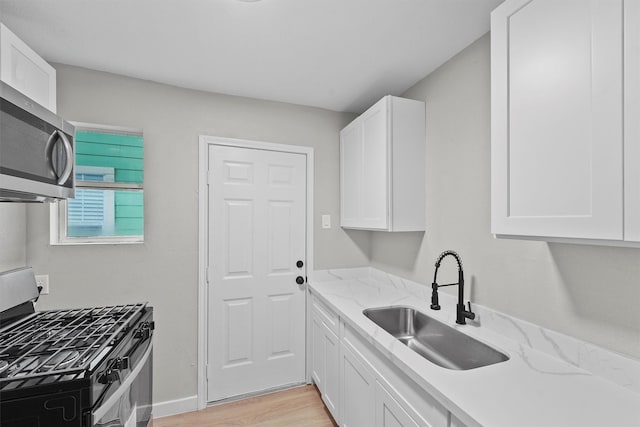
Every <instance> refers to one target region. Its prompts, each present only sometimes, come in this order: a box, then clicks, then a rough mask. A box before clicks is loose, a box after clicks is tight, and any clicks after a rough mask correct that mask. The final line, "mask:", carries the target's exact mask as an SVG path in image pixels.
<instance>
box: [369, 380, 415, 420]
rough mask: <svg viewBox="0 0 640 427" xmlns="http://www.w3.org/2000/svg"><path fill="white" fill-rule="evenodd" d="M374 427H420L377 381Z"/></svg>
mask: <svg viewBox="0 0 640 427" xmlns="http://www.w3.org/2000/svg"><path fill="white" fill-rule="evenodd" d="M423 425H426V424H423ZM376 427H420V424H418V423H417V422H416V421H415V420H414V419H413V418H411V416H410V415H409V414H408V413H407V411H405V410H404V408H402V406H400V404H399V403H398V402H397V401H396V399H394V398H393V396H392V395H391V394H390V393H389V392H388V391H387V390H386V389H385V388H384V386H383V385H382V384H380V383H379V382H377V381H376Z"/></svg>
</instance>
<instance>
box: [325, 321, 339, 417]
mask: <svg viewBox="0 0 640 427" xmlns="http://www.w3.org/2000/svg"><path fill="white" fill-rule="evenodd" d="M323 339H324V391H323V393H322V400H323V401H324V403H325V405H327V408H328V409H329V411H330V412H331V415H333V419H334V420H336V422H338V423H339V422H340V409H339V402H340V341H338V337H337V336H336V335H335V334H334V333H333V332H332V331H330V330H329V328H328V327H326V326H325V329H324V336H323Z"/></svg>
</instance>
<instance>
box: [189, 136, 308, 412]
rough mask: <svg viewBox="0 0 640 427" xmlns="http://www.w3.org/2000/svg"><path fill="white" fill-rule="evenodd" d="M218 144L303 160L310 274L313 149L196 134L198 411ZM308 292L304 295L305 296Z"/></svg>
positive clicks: (203, 400)
mask: <svg viewBox="0 0 640 427" xmlns="http://www.w3.org/2000/svg"><path fill="white" fill-rule="evenodd" d="M214 145H221V146H227V147H235V148H250V149H257V150H266V151H278V152H284V153H292V154H303V155H305V157H306V166H307V188H306V199H307V203H306V209H307V215H306V224H305V225H306V240H307V241H306V248H305V250H306V264H307V269H306V273H307V277H310V276H311V273H312V272H313V222H314V221H313V218H314V215H313V188H314V157H313V154H314V149H313V147H307V146H301V145H289V144H276V143H271V142H263V141H252V140H246V139H235V138H223V137H217V136H207V135H200V137H199V153H198V370H197V376H198V395H197V399H198V409H204V408H205V407H206V406H207V403H208V402H207V400H208V399H207V382H208V378H207V369H206V364H207V350H208V348H209V343H208V339H207V337H208V327H209V326H208V322H207V308H208V286H207V285H208V283H207V260H208V259H209V247H208V244H207V243H208V236H209V222H208V220H209V191H208V186H209V183H208V182H207V181H208V170H209V147H211V146H214ZM307 294H308V292H305V297H306V296H307ZM308 305H309V304H308V301H305V313H306V316H305V324H306V328H305V331H306V334H305V340H306V342H305V349H306V354H305V378H306V382H307V383H310V381H311V376H310V372H309V354H310V351H309V346H310V342H309V322H307V321H306V318H307V317H308V315H309V310H308Z"/></svg>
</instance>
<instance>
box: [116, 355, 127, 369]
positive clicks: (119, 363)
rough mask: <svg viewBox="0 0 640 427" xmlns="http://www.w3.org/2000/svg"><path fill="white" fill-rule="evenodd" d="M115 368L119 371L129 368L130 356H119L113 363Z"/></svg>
mask: <svg viewBox="0 0 640 427" xmlns="http://www.w3.org/2000/svg"><path fill="white" fill-rule="evenodd" d="M113 369H117V370H119V371H121V370H123V369H129V358H128V357H118V358H117V359H116V361H115V363H114V364H113Z"/></svg>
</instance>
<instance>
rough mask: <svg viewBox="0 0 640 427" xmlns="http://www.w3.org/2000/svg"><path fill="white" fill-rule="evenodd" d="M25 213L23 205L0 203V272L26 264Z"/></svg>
mask: <svg viewBox="0 0 640 427" xmlns="http://www.w3.org/2000/svg"><path fill="white" fill-rule="evenodd" d="M26 242H27V211H26V208H25V205H24V204H23V203H0V271H6V270H11V269H14V268H18V267H24V266H25V265H26V263H27V253H26Z"/></svg>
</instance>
